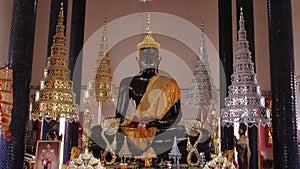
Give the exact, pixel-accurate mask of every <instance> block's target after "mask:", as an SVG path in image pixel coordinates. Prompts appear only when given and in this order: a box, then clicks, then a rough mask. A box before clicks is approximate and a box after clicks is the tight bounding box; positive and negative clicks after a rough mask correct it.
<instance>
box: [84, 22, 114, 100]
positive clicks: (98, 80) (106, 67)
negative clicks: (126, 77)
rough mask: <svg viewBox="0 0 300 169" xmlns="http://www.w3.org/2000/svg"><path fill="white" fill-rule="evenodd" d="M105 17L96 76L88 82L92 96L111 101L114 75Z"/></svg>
mask: <svg viewBox="0 0 300 169" xmlns="http://www.w3.org/2000/svg"><path fill="white" fill-rule="evenodd" d="M106 22H107V20H106V18H105V19H104V26H103V36H102V42H101V44H100V48H99V52H98V57H97V60H96V66H97V67H96V68H95V72H94V74H95V75H94V77H93V78H92V80H91V81H90V82H89V84H88V92H89V94H90V96H92V97H95V99H96V101H97V102H102V101H111V97H112V95H111V94H112V84H111V82H112V75H111V68H110V60H109V53H108V46H107V26H106Z"/></svg>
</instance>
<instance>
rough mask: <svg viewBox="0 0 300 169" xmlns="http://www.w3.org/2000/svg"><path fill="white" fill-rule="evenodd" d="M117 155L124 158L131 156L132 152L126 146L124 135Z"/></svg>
mask: <svg viewBox="0 0 300 169" xmlns="http://www.w3.org/2000/svg"><path fill="white" fill-rule="evenodd" d="M119 156H120V157H121V158H122V157H125V158H130V157H132V154H131V152H130V150H129V148H128V144H127V137H126V136H124V142H123V145H122V147H121V150H120V152H119Z"/></svg>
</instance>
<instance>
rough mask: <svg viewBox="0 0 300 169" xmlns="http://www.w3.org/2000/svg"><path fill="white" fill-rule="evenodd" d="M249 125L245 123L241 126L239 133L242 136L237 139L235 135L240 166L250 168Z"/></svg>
mask: <svg viewBox="0 0 300 169" xmlns="http://www.w3.org/2000/svg"><path fill="white" fill-rule="evenodd" d="M246 130H247V126H246V125H245V124H243V123H241V124H240V126H239V131H238V132H239V135H240V138H239V139H237V138H236V137H234V145H235V148H236V151H237V153H238V165H239V168H245V169H248V168H249V161H250V148H249V139H248V137H247V136H246Z"/></svg>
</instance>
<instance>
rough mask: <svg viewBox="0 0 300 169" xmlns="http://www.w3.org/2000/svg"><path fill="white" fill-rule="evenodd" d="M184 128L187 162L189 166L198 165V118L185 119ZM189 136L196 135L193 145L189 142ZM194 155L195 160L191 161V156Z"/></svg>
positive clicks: (199, 124)
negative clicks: (185, 132)
mask: <svg viewBox="0 0 300 169" xmlns="http://www.w3.org/2000/svg"><path fill="white" fill-rule="evenodd" d="M184 127H185V130H186V131H187V133H188V141H187V151H188V155H187V157H186V158H187V163H188V165H189V166H198V165H199V164H200V162H201V156H200V153H199V151H198V148H197V147H198V144H199V143H200V140H201V138H202V131H201V130H202V128H203V126H202V123H201V122H200V121H199V120H198V119H185V124H184ZM189 136H193V137H195V136H198V138H197V140H196V142H195V143H194V145H192V144H191V142H190V137H189ZM193 155H195V156H196V158H197V161H196V162H193V161H192V156H193Z"/></svg>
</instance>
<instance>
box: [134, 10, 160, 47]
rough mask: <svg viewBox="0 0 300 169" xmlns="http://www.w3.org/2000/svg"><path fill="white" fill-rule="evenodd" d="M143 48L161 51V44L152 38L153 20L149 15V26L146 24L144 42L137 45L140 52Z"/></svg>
mask: <svg viewBox="0 0 300 169" xmlns="http://www.w3.org/2000/svg"><path fill="white" fill-rule="evenodd" d="M142 48H156V49H158V50H160V49H161V48H160V44H159V43H158V42H156V41H155V39H154V38H153V36H152V30H151V19H150V14H148V17H147V24H146V36H145V38H144V40H143V41H142V42H140V43H139V44H138V45H137V48H136V50H137V51H140V49H142Z"/></svg>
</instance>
